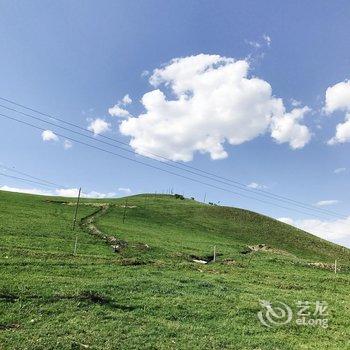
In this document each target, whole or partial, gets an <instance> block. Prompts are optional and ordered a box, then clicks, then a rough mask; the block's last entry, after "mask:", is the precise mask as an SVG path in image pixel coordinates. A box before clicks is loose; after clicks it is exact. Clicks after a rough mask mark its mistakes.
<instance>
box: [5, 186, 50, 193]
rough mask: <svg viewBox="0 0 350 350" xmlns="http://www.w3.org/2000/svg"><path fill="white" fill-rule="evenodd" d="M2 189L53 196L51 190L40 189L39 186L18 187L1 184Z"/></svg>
mask: <svg viewBox="0 0 350 350" xmlns="http://www.w3.org/2000/svg"><path fill="white" fill-rule="evenodd" d="M0 191H8V192H20V193H29V194H39V195H43V196H51V192H50V191H44V190H39V189H37V188H17V187H11V186H7V185H3V186H0Z"/></svg>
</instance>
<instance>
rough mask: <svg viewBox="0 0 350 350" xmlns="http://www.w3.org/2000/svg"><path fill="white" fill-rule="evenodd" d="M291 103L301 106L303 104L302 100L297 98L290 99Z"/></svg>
mask: <svg viewBox="0 0 350 350" xmlns="http://www.w3.org/2000/svg"><path fill="white" fill-rule="evenodd" d="M290 103H291V105H292V106H293V107H300V106H301V101H298V100H295V99H294V98H291V99H290Z"/></svg>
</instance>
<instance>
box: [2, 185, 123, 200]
mask: <svg viewBox="0 0 350 350" xmlns="http://www.w3.org/2000/svg"><path fill="white" fill-rule="evenodd" d="M0 191H9V192H20V193H29V194H37V195H42V196H60V197H77V196H78V193H79V189H78V188H58V189H54V190H41V189H37V188H18V187H10V186H6V185H3V186H0ZM116 196H117V194H116V193H115V192H108V193H101V192H96V191H91V192H87V193H84V192H83V193H82V194H81V197H83V198H112V197H116Z"/></svg>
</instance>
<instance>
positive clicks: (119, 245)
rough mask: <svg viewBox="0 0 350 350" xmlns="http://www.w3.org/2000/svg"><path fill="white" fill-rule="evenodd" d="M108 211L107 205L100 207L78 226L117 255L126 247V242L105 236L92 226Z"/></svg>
mask: <svg viewBox="0 0 350 350" xmlns="http://www.w3.org/2000/svg"><path fill="white" fill-rule="evenodd" d="M108 209H109V204H105V205H103V206H100V207H99V208H98V209H97V210H96V211H95V212H93V213H92V214H90V215H88V216H85V217H84V218H82V219H81V220H80V223H79V226H80V228H81V229H82V230H83V231H84V232H87V233H89V234H91V235H93V236H96V237H98V238H100V239H102V240H104V241H105V242H106V243H107V244H108V245H109V246H110V247H111V248H112V249H113V251H114V252H115V253H118V252H120V251H121V250H123V249H124V248H125V247H127V246H128V243H127V242H126V241H123V240H120V239H117V238H116V237H114V236H107V235H105V234H104V233H103V232H102V231H101V230H99V229H98V228H97V227H96V226H95V224H94V222H95V221H96V220H97V219H98V218H99V217H100V216H103V215H104V214H106V213H107V211H108Z"/></svg>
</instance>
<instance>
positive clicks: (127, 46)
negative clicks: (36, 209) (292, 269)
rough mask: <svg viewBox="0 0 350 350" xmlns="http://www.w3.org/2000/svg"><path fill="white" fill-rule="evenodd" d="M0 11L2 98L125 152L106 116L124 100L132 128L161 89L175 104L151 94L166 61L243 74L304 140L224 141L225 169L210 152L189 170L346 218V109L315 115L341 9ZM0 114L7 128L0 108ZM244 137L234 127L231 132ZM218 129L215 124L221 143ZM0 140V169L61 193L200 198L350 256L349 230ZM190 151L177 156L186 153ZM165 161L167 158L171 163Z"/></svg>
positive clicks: (142, 6) (104, 160)
mask: <svg viewBox="0 0 350 350" xmlns="http://www.w3.org/2000/svg"><path fill="white" fill-rule="evenodd" d="M0 7H1V11H0V18H1V20H0V45H1V55H0V77H1V79H0V96H1V97H5V98H8V99H11V100H14V101H17V102H19V103H21V104H23V105H26V106H29V107H32V108H36V109H38V110H40V111H43V112H46V113H49V114H52V115H55V116H58V117H60V118H62V119H65V120H68V121H71V122H73V123H75V124H78V125H80V126H83V127H88V125H89V123H91V121H93V120H95V119H97V118H99V119H103V120H105V121H106V122H107V123H109V124H110V128H109V131H107V132H106V133H105V134H104V135H106V136H108V137H112V138H115V139H117V140H122V141H123V142H127V143H129V142H130V136H127V135H126V134H125V133H124V135H123V134H122V133H121V132H120V130H119V125H120V123H121V122H122V121H123V120H125V118H124V119H121V118H118V117H115V116H114V117H113V116H111V115H109V113H108V109H109V108H111V107H112V106H114V105H116V104H117V103H118V101H121V100H122V98H123V97H124V96H125V95H126V94H128V95H129V96H130V98H131V99H132V103H130V104H125V105H122V104H120V106H121V107H122V108H123V109H127V110H128V111H129V113H130V114H131V115H132V116H134V117H135V118H137V117H138V116H139V115H140V114H141V113H145V106H144V105H142V103H141V102H140V100H141V99H142V97H143V96H144V94H146V93H149V92H151V91H153V90H155V89H157V88H159V89H160V90H161V91H162V92H163V93H164V95H165V96H166V98H167V99H168V100H173V99H176V96H174V93H173V91H171V84H170V86H169V84H168V86H167V87H166V86H165V85H164V84H163V85H161V86H160V87H154V86H152V85H151V84H150V82H149V79H150V77H151V76H152V72H153V70H154V69H157V68H158V69H159V68H161V67H163V69H164V67H167V66H169V65H170V64H169V62H170V61H171V60H172V59H174V58H186V57H189V56H197V55H200V54H205V55H208V56H209V55H218V56H220V57H226V58H233V59H235V60H236V61H237V60H244V61H246V62H249V71H248V74H247V78H249V79H251V78H252V77H258V78H259V79H260V80H262V81H265V82H267V83H268V84H269V85H270V86H271V88H272V96H271V98H281V99H283V106H284V108H285V112H286V113H288V112H290V111H291V110H292V109H293V108H302V107H303V106H308V107H309V109H310V111H309V112H308V113H305V116H304V118H303V119H301V121H300V124H301V125H305V126H306V127H307V128H308V131H309V133H310V135H312V137H311V139H310V140H309V142H306V144H305V145H303V147H300V148H299V149H292V148H291V146H290V142H287V141H286V142H283V143H278V140H276V139H273V138H272V137H271V135H270V133H269V131H268V130H266V132H262V133H261V134H260V135H257V136H256V137H253V138H252V139H251V140H249V141H246V142H242V143H240V144H237V145H232V144H230V143H229V142H227V141H226V142H225V143H224V144H223V147H224V149H225V151H226V152H227V157H226V158H224V159H217V160H213V159H211V157H210V154H209V153H204V154H201V153H200V152H197V151H194V152H192V153H193V157H194V158H193V160H191V161H190V162H188V163H187V164H188V165H191V166H195V167H199V168H201V169H204V170H206V171H209V172H215V173H217V174H219V175H221V176H224V177H227V178H232V179H235V180H237V181H240V182H242V183H244V184H247V185H249V184H251V183H256V184H259V185H260V186H264V189H266V190H267V191H271V192H273V193H276V194H279V195H283V196H287V197H290V198H293V199H295V200H298V201H302V202H305V203H308V204H310V205H315V204H316V203H318V202H323V204H324V206H322V208H325V209H329V210H333V211H336V212H338V213H342V214H344V215H345V216H349V215H350V202H349V200H348V198H349V196H348V193H349V192H350V182H349V171H350V157H349V150H350V143H349V142H347V141H348V140H342V142H338V143H337V144H335V145H328V144H327V141H328V140H330V139H331V138H332V137H334V135H335V133H336V126H337V125H338V124H341V123H344V120H346V119H345V118H346V117H345V116H346V113H348V111H350V107H349V108H348V109H347V107H346V103H345V104H344V103H343V104H341V103H340V102H339V100H337V99H336V98H337V96H335V97H334V98H335V101H336V102H335V103H337V101H338V102H339V103H340V104H339V103H338V105H335V107H334V108H333V109H332V110H331V111H330V109H331V108H328V112H325V111H324V107H325V106H326V102H325V94H326V90H327V88H329V87H332V86H335V84H338V83H341V82H347V79H349V72H350V41H349V40H348V33H347V30H346V28H347V27H348V18H349V15H350V4H349V2H347V1H333V2H329V1H318V2H314V1H293V2H284V3H281V2H280V1H265V2H261V1H220V2H216V1H201V2H199V1H191V2H189V1H166V2H165V1H139V2H136V1H133V2H130V1H118V2H115V1H103V2H99V3H98V4H97V3H96V2H93V1H74V2H72V1H57V2H42V1H31V2H25V1H2V2H1V4H0ZM267 38H269V40H271V42H270V41H269V40H268V39H267ZM225 64H226V63H225ZM145 71H148V72H149V74H148V75H146V74H145V73H144V72H145ZM142 73H144V74H142ZM163 82H164V83H167V81H166V80H164V81H163ZM168 83H169V81H168ZM345 87H346V86H345ZM293 100H295V101H300V106H296V103H294V106H293V102H292V101H293ZM0 104H4V103H3V102H1V101H0ZM7 105H8V104H7ZM349 106H350V103H349ZM209 107H210V106H209ZM158 112H159V111H157V113H158ZM0 113H4V114H8V115H12V116H16V115H15V114H14V113H12V114H11V113H9V112H8V111H6V110H5V109H3V108H1V107H0ZM159 113H160V112H159ZM194 113H195V114H194V115H195V116H196V115H197V114H196V113H198V115H200V113H201V112H198V111H195V112H194ZM17 117H18V115H17ZM161 117H164V118H167V116H164V115H161ZM20 118H21V119H23V120H24V119H25V118H24V117H23V116H21V117H20ZM186 118H191V115H189V116H186ZM217 120H218V118H217V116H216V115H215V113H214V114H212V115H211V116H210V122H211V123H215V122H216V121H217ZM42 125H44V124H42ZM201 125H202V124H200V126H201ZM245 127H246V126H245V123H242V125H240V126H239V128H238V129H240V128H242V130H243V129H244V128H245ZM45 128H47V129H53V128H50V127H48V126H45ZM204 128H205V125H204ZM129 129H130V128H129ZM223 129H225V128H224V127H222V126H221V127H220V126H219V130H221V131H222V132H223V135H224V137H225V136H226V135H225V130H223ZM0 130H1V139H0V140H1V141H0V162H1V163H2V164H4V165H6V166H10V167H13V166H14V167H15V168H16V169H18V170H20V171H24V172H27V173H29V174H31V175H33V176H36V177H40V178H44V179H47V180H50V181H52V182H55V183H58V184H63V185H65V186H67V187H69V188H76V187H79V186H81V187H82V188H83V190H84V191H85V192H86V193H88V192H91V191H97V192H100V193H111V192H115V193H117V194H118V195H122V194H123V193H125V191H124V192H123V190H118V189H119V188H124V189H125V188H129V189H131V191H132V192H133V193H138V192H154V191H158V192H159V191H162V190H166V189H167V188H170V187H173V188H174V190H175V191H176V192H180V193H182V192H184V193H185V194H187V195H191V196H192V195H193V196H195V197H196V198H199V199H202V198H203V196H204V193H207V198H208V200H211V201H213V202H217V201H221V203H223V204H227V205H233V206H239V207H244V208H249V209H251V210H254V211H258V212H261V213H264V214H266V215H270V216H272V217H275V218H281V217H283V218H288V220H289V221H288V220H287V221H288V222H291V223H294V224H296V225H299V226H300V227H303V228H307V229H308V230H309V231H313V232H314V233H316V234H318V235H320V236H322V237H325V238H328V239H331V240H333V241H336V242H340V243H342V244H347V245H350V239H349V234H350V233H349V234H348V233H347V232H345V231H344V230H345V228H344V227H345V226H346V225H347V226H349V225H348V224H349V222H348V221H346V220H345V221H344V220H343V221H339V220H337V221H335V220H336V219H332V218H331V217H330V218H328V219H327V218H326V217H325V218H324V219H322V221H320V219H319V218H316V217H315V216H313V215H305V214H302V213H297V212H293V211H290V210H286V209H282V208H278V207H274V206H270V205H267V204H263V203H259V202H255V201H252V200H248V199H243V198H240V197H238V196H235V195H233V194H230V193H225V192H221V191H219V190H215V189H213V188H206V187H205V186H203V185H200V184H196V183H192V182H189V181H186V180H184V179H180V178H176V177H173V176H171V175H169V174H164V173H161V172H158V171H156V170H152V169H149V168H146V167H143V166H140V165H138V164H135V163H131V162H129V161H126V160H122V159H119V158H116V157H113V156H111V155H108V154H105V153H102V152H99V151H97V150H92V149H89V148H87V147H84V146H81V145H78V144H74V143H73V146H72V147H71V148H69V149H64V147H63V142H64V139H63V138H60V139H59V140H58V141H53V140H52V141H43V139H42V136H41V132H40V131H38V130H33V129H31V128H28V127H25V126H23V125H20V124H18V123H15V122H13V121H9V120H5V119H2V118H0ZM188 131H191V132H192V134H193V135H196V134H198V133H199V131H198V129H195V130H186V133H188ZM132 132H134V131H132ZM149 132H150V133H152V132H153V131H149ZM98 137H99V136H96V139H97V138H98ZM198 137H199V136H198ZM186 140H187V141H188V139H186ZM144 141H145V140H144V139H138V142H141V143H142V142H144ZM187 141H186V144H184V145H182V146H181V147H185V148H186V147H187V146H186V145H187ZM166 142H167V140H163V143H161V144H159V145H157V147H158V148H156V149H157V150H158V151H159V152H160V153H162V152H163V150H165V149H167V146H168V145H167V144H166ZM172 150H173V148H171V147H170V148H169V150H168V151H167V153H166V154H165V155H166V156H167V157H169V156H170V157H171V152H172ZM159 152H158V154H159ZM164 152H165V151H164ZM169 152H170V153H169ZM135 159H140V158H139V157H136V158H135ZM152 164H153V163H152ZM155 164H156V163H155ZM343 168H344V170H339V171H338V173H335V172H334V171H335V170H336V169H343ZM0 181H1V182H0V186H1V185H2V186H9V187H13V188H27V189H28V188H33V187H35V188H38V189H40V188H41V187H40V186H39V185H38V186H36V185H34V184H32V185H30V184H26V183H22V182H20V181H17V180H15V179H9V178H1V179H0ZM325 201H337V202H332V203H333V204H332V203H331V202H325ZM311 219H315V221H310V220H311ZM332 220H333V221H332ZM339 227H340V228H339Z"/></svg>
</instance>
